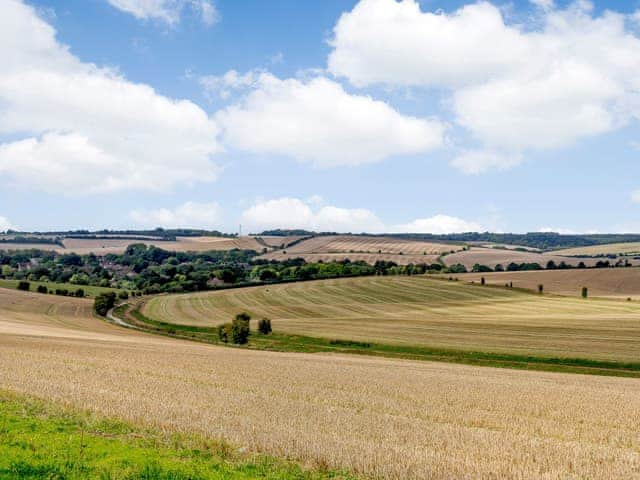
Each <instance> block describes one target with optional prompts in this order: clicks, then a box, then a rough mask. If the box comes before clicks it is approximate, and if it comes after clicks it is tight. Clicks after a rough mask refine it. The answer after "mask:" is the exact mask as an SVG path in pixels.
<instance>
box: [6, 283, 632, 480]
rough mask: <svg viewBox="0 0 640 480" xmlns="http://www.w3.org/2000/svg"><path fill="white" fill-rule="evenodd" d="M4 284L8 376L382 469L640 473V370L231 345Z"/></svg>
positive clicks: (412, 474) (53, 395)
mask: <svg viewBox="0 0 640 480" xmlns="http://www.w3.org/2000/svg"><path fill="white" fill-rule="evenodd" d="M487 290H489V289H487ZM5 295H9V297H6V296H5V297H2V301H0V328H3V330H2V334H1V335H0V388H2V389H9V390H11V391H14V392H18V393H23V394H30V395H35V396H37V397H40V398H42V399H45V400H50V401H55V402H58V403H60V404H64V405H68V406H72V407H75V408H79V409H83V410H88V411H92V412H97V413H100V414H103V415H108V416H110V417H114V418H121V419H124V420H127V421H129V422H132V423H134V424H140V425H145V426H151V427H155V428H158V429H160V430H162V431H165V432H185V433H189V434H195V435H202V436H203V437H204V438H217V439H220V438H224V439H225V440H227V441H229V442H231V443H232V444H233V445H235V446H237V447H241V448H242V449H244V450H245V451H249V452H251V451H261V452H267V453H270V454H274V455H278V456H286V457H288V458H291V459H296V460H298V461H301V462H303V463H305V464H307V465H311V466H319V467H345V468H349V469H351V470H352V471H355V472H357V473H359V474H360V475H362V476H363V477H370V478H389V479H424V478H431V479H450V478H520V479H525V478H532V479H533V478H548V479H556V478H557V479H560V478H563V479H564V478H603V479H618V478H635V477H637V476H638V475H640V453H639V452H640V433H639V432H638V429H637V425H636V422H634V421H633V419H635V418H638V416H640V382H638V381H637V380H635V379H622V378H613V377H595V376H582V375H569V374H557V373H540V372H522V371H515V370H506V369H492V368H481V367H470V366H461V365H451V364H443V363H429V362H412V361H397V360H387V359H376V358H370V357H353V356H337V355H312V354H292V353H284V354H282V353H272V352H260V351H250V350H246V349H236V348H221V347H214V346H208V345H201V344H196V343H187V342H183V341H177V340H171V339H166V338H160V337H151V336H148V335H144V334H141V333H137V332H133V331H129V330H124V329H119V328H118V327H115V326H111V325H108V324H106V323H101V322H100V321H99V320H95V319H93V318H92V317H91V316H90V315H88V314H87V306H88V305H90V303H89V302H88V301H82V300H78V301H76V302H72V304H71V307H70V309H68V308H67V307H62V306H60V305H59V304H58V303H57V302H56V303H53V304H49V307H47V305H46V303H47V302H51V301H54V300H58V299H56V298H53V297H51V296H42V297H41V298H42V301H43V302H45V303H42V304H41V303H38V302H33V301H32V300H35V296H34V295H31V294H21V293H19V292H13V291H10V292H9V294H5ZM388 298H389V297H388ZM389 299H390V300H391V298H389ZM64 300H65V301H69V300H70V299H64ZM9 301H10V302H12V303H11V305H12V306H11V307H10V308H7V305H8V303H7V302H9ZM49 308H53V309H54V310H57V311H58V314H57V315H48V314H47V312H48V311H49ZM16 315H17V316H19V317H20V318H21V320H18V321H16V320H14V317H15V316H16ZM65 319H69V321H70V322H71V323H70V324H68V325H66V324H64V321H63V320H65ZM7 324H9V329H7ZM45 327H47V329H45ZM78 332H84V333H83V336H81V337H78ZM203 444H204V443H203Z"/></svg>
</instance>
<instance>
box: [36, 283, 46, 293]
mask: <svg viewBox="0 0 640 480" xmlns="http://www.w3.org/2000/svg"><path fill="white" fill-rule="evenodd" d="M36 291H37V292H38V293H47V292H49V289H47V287H46V286H45V285H38V288H37V289H36Z"/></svg>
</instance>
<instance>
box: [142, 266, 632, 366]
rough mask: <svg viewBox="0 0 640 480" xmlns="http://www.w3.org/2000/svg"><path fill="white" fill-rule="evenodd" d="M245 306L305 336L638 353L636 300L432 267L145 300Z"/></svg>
mask: <svg viewBox="0 0 640 480" xmlns="http://www.w3.org/2000/svg"><path fill="white" fill-rule="evenodd" d="M241 311H248V312H249V313H250V314H252V316H253V317H254V318H256V319H259V318H261V317H262V316H266V317H269V318H271V319H272V322H273V326H274V330H275V331H276V332H278V333H287V334H294V335H301V336H307V337H320V338H328V339H335V338H338V339H346V340H356V341H361V342H374V343H380V344H393V345H398V346H416V347H428V348H435V349H453V350H463V351H480V352H494V353H508V354H516V355H535V356H547V357H549V356H551V357H558V356H559V357H572V358H591V359H598V360H610V361H632V362H637V361H640V329H639V328H638V325H639V324H640V305H638V304H637V303H636V302H624V301H614V300H602V299H589V300H587V301H584V300H582V299H579V298H567V297H559V296H552V295H544V296H539V295H537V294H536V295H534V294H531V293H526V292H523V291H518V290H516V289H513V290H509V289H504V288H497V287H481V286H479V285H475V286H474V285H466V284H463V283H462V282H447V281H442V280H435V279H429V278H426V277H369V278H358V279H341V280H329V281H320V282H307V283H298V284H288V285H277V286H269V287H257V288H247V289H239V290H229V291H222V292H213V293H211V292H209V293H203V294H192V295H170V296H159V297H156V298H154V299H152V300H150V301H149V302H148V303H147V304H146V305H145V306H144V308H143V309H142V312H143V313H144V314H145V316H147V317H149V318H151V319H153V320H158V321H162V322H166V323H174V324H188V325H196V326H205V327H206V326H215V325H217V324H220V323H222V322H224V321H228V320H229V319H230V318H231V317H232V316H233V315H235V314H237V313H239V312H241Z"/></svg>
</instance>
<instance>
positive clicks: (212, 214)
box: [129, 202, 221, 229]
mask: <svg viewBox="0 0 640 480" xmlns="http://www.w3.org/2000/svg"><path fill="white" fill-rule="evenodd" d="M129 218H131V220H133V221H134V222H135V223H136V225H141V226H144V227H164V228H208V229H213V228H219V226H220V218H221V209H220V206H219V205H218V204H217V203H195V202H186V203H183V204H182V205H179V206H177V207H175V208H157V209H151V210H145V209H138V210H133V211H131V212H130V213H129Z"/></svg>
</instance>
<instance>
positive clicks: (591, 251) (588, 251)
mask: <svg viewBox="0 0 640 480" xmlns="http://www.w3.org/2000/svg"><path fill="white" fill-rule="evenodd" d="M552 253H554V254H556V255H576V256H579V255H609V254H613V255H618V254H623V255H630V254H638V255H640V242H628V243H606V244H604V245H592V246H590V247H575V248H566V249H564V250H556V251H554V252H552Z"/></svg>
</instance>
